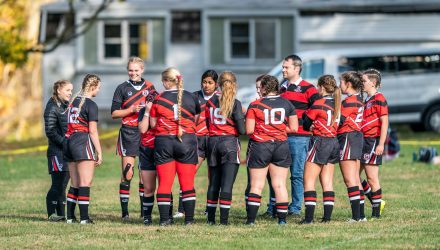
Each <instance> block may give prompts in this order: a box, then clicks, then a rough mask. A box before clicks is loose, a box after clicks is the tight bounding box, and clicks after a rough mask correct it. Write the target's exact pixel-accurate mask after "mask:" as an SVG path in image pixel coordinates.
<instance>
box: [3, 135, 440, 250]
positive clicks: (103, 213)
mask: <svg viewBox="0 0 440 250" xmlns="http://www.w3.org/2000/svg"><path fill="white" fill-rule="evenodd" d="M400 139H401V140H405V139H406V140H417V141H429V140H439V139H440V136H438V135H435V134H431V133H417V134H413V133H411V132H405V133H403V134H402V133H401V134H400ZM115 140H116V139H110V140H107V141H105V142H104V144H105V145H107V147H106V148H107V149H106V153H105V154H104V163H103V165H102V166H101V167H100V168H98V169H97V170H96V174H95V179H94V183H93V188H92V189H91V206H90V214H91V217H92V218H93V219H94V220H95V222H96V224H94V225H79V224H73V225H68V224H65V223H50V222H47V220H46V211H45V195H46V192H47V190H48V188H49V185H50V178H49V176H48V174H47V166H46V164H47V163H46V157H45V154H44V153H41V154H32V155H20V156H14V157H3V158H0V190H1V191H0V201H1V202H0V249H11V248H14V249H15V248H18V249H22V248H39V249H41V248H44V249H56V248H119V249H121V248H130V249H131V248H138V249H139V248H140V249H144V248H149V249H151V248H153V249H157V248H161V249H171V248H172V249H177V248H178V249H200V248H205V249H206V248H209V249H224V248H233V249H237V248H247V249H248V248H254V249H270V248H272V249H273V248H279V249H282V248H307V249H337V248H343V249H349V248H350V249H353V248H358V249H364V248H367V249H373V248H376V249H382V248H388V249H401V248H412V249H419V248H429V249H439V248H440V214H439V213H440V188H439V187H438V185H439V182H440V166H433V165H428V164H422V163H413V162H412V152H413V151H416V150H417V149H418V147H419V146H411V145H405V146H402V151H401V156H400V158H398V159H396V160H394V161H392V162H387V163H385V165H383V166H382V168H381V182H382V183H381V184H382V188H383V193H384V199H385V200H386V202H387V205H386V207H385V210H384V214H383V217H382V218H381V219H380V220H375V221H368V222H366V223H357V224H348V223H346V222H345V221H346V220H347V219H348V218H349V217H350V207H349V202H348V199H347V197H346V189H345V186H344V184H343V182H342V177H341V175H340V172H339V170H338V171H337V173H336V175H335V179H334V182H335V192H336V203H335V209H334V213H333V221H332V222H331V223H329V224H320V223H316V224H314V225H298V224H297V223H296V222H297V220H296V219H293V218H291V217H289V218H288V225H286V226H278V225H277V224H276V221H275V220H273V219H269V218H266V217H264V216H260V217H258V218H257V225H256V226H254V227H247V226H245V225H243V222H244V218H245V209H244V202H243V192H244V189H245V187H246V169H245V167H244V166H242V167H241V168H240V172H239V175H238V177H237V181H236V183H235V186H234V198H233V200H234V201H233V207H232V210H231V224H232V225H230V226H208V225H206V224H205V217H204V216H203V211H204V206H205V200H206V197H205V194H206V187H207V177H206V176H207V171H206V165H204V166H202V167H201V169H200V171H199V172H198V173H197V177H196V191H197V207H196V221H197V223H196V225H193V226H190V227H185V226H183V225H182V224H183V221H182V220H177V223H176V225H174V226H171V227H166V228H161V227H159V226H151V227H145V226H144V225H143V224H142V221H141V219H140V218H138V215H139V198H138V195H137V189H136V190H132V193H131V200H130V212H131V220H130V221H129V222H128V223H123V222H121V220H120V206H119V197H118V187H119V159H118V158H117V157H116V156H115V155H114V154H113V146H110V145H113V144H114V143H115ZM41 142H42V143H44V140H41ZM32 144H37V142H31V143H29V145H32ZM242 146H243V147H242V148H243V153H244V151H245V149H246V143H245V142H244V143H243V145H242ZM5 147H7V145H1V147H0V149H2V148H3V149H5ZM133 183H134V184H136V183H137V178H135V179H134V181H133ZM133 186H134V187H136V186H137V185H133ZM174 187H175V192H174V193H176V191H177V185H174ZM318 187H319V185H318ZM317 191H318V200H320V199H321V197H322V193H321V191H320V189H319V188H318V190H317ZM266 197H267V194H266V193H265V195H264V200H265V201H266V200H267V199H266ZM366 204H368V205H367V209H366V214H367V215H369V214H370V208H369V202H368V201H366ZM265 205H266V204H265V203H264V204H262V207H261V208H260V211H259V212H260V214H263V212H264V211H265V209H266V206H265ZM316 211H317V212H316V215H315V218H316V219H317V218H319V217H320V216H322V203H321V202H318V206H317V210H316ZM157 212H158V211H157V206H155V208H154V213H153V216H154V222H155V225H157V224H158V213H157Z"/></svg>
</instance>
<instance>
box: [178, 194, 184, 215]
mask: <svg viewBox="0 0 440 250" xmlns="http://www.w3.org/2000/svg"><path fill="white" fill-rule="evenodd" d="M177 211H178V212H179V213H185V209H184V207H183V202H182V190H180V191H179V207H177Z"/></svg>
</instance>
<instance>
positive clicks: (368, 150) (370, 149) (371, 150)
mask: <svg viewBox="0 0 440 250" xmlns="http://www.w3.org/2000/svg"><path fill="white" fill-rule="evenodd" d="M378 144H379V137H365V138H364V146H363V148H362V159H361V163H362V164H366V165H382V155H376V154H375V152H376V147H377V145H378Z"/></svg>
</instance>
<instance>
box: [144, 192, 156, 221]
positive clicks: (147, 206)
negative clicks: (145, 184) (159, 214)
mask: <svg viewBox="0 0 440 250" xmlns="http://www.w3.org/2000/svg"><path fill="white" fill-rule="evenodd" d="M142 203H143V204H142V208H143V210H144V212H143V215H144V220H145V219H150V220H151V213H152V212H153V207H154V195H153V196H149V197H146V196H143V197H142Z"/></svg>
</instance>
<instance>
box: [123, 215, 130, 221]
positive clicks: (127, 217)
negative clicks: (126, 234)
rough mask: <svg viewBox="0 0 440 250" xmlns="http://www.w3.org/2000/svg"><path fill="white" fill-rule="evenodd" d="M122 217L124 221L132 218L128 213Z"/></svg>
mask: <svg viewBox="0 0 440 250" xmlns="http://www.w3.org/2000/svg"><path fill="white" fill-rule="evenodd" d="M121 219H122V221H128V220H130V215H128V214H126V215H123V216H122V217H121Z"/></svg>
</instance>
